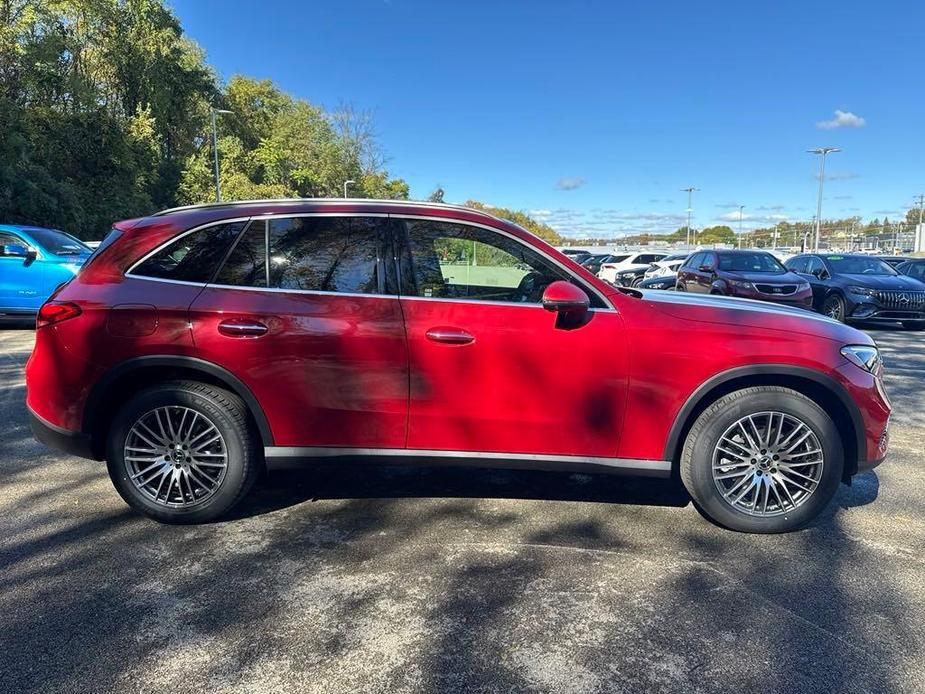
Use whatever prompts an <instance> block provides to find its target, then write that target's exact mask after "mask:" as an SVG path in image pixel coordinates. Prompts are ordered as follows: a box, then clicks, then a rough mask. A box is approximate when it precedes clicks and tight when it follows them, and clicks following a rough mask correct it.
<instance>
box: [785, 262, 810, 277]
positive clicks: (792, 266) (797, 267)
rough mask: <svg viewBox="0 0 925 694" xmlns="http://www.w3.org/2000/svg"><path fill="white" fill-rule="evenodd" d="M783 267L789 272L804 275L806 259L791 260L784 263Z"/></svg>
mask: <svg viewBox="0 0 925 694" xmlns="http://www.w3.org/2000/svg"><path fill="white" fill-rule="evenodd" d="M784 267H785V268H787V269H788V270H790V271H791V272H799V273H803V274H806V258H792V259H790V260H788V261H787V262H786V263H784Z"/></svg>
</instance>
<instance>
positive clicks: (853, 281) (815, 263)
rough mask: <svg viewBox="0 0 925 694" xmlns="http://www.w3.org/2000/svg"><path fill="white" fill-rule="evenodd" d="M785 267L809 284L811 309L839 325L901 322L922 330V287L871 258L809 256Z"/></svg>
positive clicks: (924, 303) (924, 287)
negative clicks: (811, 297) (868, 322)
mask: <svg viewBox="0 0 925 694" xmlns="http://www.w3.org/2000/svg"><path fill="white" fill-rule="evenodd" d="M787 267H788V268H790V269H791V270H792V271H793V272H796V273H797V274H798V275H800V276H801V277H804V278H805V279H806V280H807V281H808V282H809V283H810V285H811V286H812V291H813V306H814V307H815V308H816V310H817V311H819V312H820V313H824V314H825V315H827V316H829V317H830V318H834V319H835V320H838V321H842V322H853V321H877V322H894V323H895V322H897V321H899V322H901V323H902V324H903V327H905V328H907V329H909V330H922V329H925V284H923V283H922V282H920V281H919V280H917V279H914V278H913V277H909V276H906V275H904V274H900V273H899V272H897V271H896V270H894V269H893V268H892V267H890V265H888V264H887V263H885V262H884V261H882V260H881V259H880V258H876V257H874V256H870V255H858V254H836V253H829V254H826V253H821V254H813V253H808V254H804V255H798V256H796V257H794V258H791V259H790V260H789V261H787Z"/></svg>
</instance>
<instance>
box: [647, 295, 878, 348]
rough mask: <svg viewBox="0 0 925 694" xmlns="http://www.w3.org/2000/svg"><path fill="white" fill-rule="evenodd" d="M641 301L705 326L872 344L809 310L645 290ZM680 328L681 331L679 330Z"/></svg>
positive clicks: (762, 302) (860, 333)
mask: <svg viewBox="0 0 925 694" xmlns="http://www.w3.org/2000/svg"><path fill="white" fill-rule="evenodd" d="M642 295H643V296H642V300H643V301H645V302H647V303H650V304H651V305H652V308H654V309H656V310H658V311H661V312H662V313H666V314H668V315H670V316H672V317H675V318H680V319H683V320H691V321H700V322H704V323H720V324H728V325H738V326H748V327H750V328H759V329H766V330H782V331H785V332H790V333H801V334H803V335H813V336H815V337H826V338H829V339H831V340H835V341H837V342H840V343H842V344H846V345H849V344H850V345H873V344H874V341H873V340H872V339H871V338H870V337H869V336H868V335H867V334H865V333H862V332H861V331H860V330H855V329H854V328H852V327H850V326H848V325H845V324H844V323H839V322H838V321H836V320H832V319H831V318H827V317H826V316H823V315H821V314H818V313H813V312H811V311H808V310H804V309H799V308H791V307H789V306H781V305H780V304H772V303H770V302H767V301H754V300H752V299H738V298H734V297H727V296H712V295H708V294H688V293H687V292H664V291H656V290H653V291H643V292H642ZM679 329H680V328H679Z"/></svg>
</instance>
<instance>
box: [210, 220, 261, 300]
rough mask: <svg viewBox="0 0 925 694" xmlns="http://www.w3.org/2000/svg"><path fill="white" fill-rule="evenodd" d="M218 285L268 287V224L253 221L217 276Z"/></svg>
mask: <svg viewBox="0 0 925 694" xmlns="http://www.w3.org/2000/svg"><path fill="white" fill-rule="evenodd" d="M215 283H216V284H227V285H229V286H232V287H266V286H267V222H266V220H265V219H259V220H256V221H252V222H251V223H250V226H248V227H247V231H245V232H244V233H243V234H241V238H240V239H238V242H237V243H236V244H235V246H234V249H233V250H232V251H231V254H230V255H229V256H228V260H226V261H225V264H224V265H223V266H222V269H221V270H219V272H218V275H216V276H215Z"/></svg>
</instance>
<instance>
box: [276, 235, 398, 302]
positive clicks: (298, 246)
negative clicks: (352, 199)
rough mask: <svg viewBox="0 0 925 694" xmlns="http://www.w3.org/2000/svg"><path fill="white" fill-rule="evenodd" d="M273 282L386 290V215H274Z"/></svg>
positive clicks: (348, 289)
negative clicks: (384, 241) (279, 217)
mask: <svg viewBox="0 0 925 694" xmlns="http://www.w3.org/2000/svg"><path fill="white" fill-rule="evenodd" d="M269 224H270V230H269V249H270V255H269V266H270V272H269V274H270V286H271V287H274V288H278V289H303V290H315V291H323V292H346V293H352V294H381V293H385V278H384V277H383V273H382V272H381V268H382V266H383V263H382V260H381V258H380V252H379V251H380V248H382V243H383V238H384V237H383V234H384V232H385V230H386V228H387V225H388V222H387V220H386V219H385V218H384V217H383V218H380V217H292V218H286V219H271V220H270V222H269Z"/></svg>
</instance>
